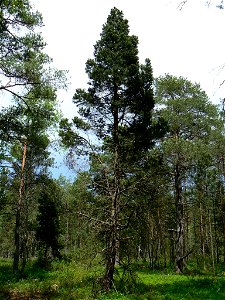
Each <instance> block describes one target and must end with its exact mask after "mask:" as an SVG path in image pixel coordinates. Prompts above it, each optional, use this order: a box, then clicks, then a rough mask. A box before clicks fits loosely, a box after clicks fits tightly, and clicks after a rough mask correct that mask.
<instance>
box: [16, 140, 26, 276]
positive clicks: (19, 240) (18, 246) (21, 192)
mask: <svg viewBox="0 0 225 300" xmlns="http://www.w3.org/2000/svg"><path fill="white" fill-rule="evenodd" d="M26 150H27V146H26V142H25V143H24V149H23V157H22V166H21V177H20V188H19V199H18V204H17V211H16V227H15V252H14V260H13V273H14V274H16V273H18V271H19V261H20V255H21V248H22V236H21V235H22V234H23V233H22V228H21V227H22V219H21V217H22V216H21V214H22V207H23V195H24V167H25V161H26Z"/></svg>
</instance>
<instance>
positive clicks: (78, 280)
mask: <svg viewBox="0 0 225 300" xmlns="http://www.w3.org/2000/svg"><path fill="white" fill-rule="evenodd" d="M11 269H12V262H11V261H10V260H1V261H0V299H24V300H25V299H42V300H44V299H58V300H65V299H66V300H72V299H86V300H89V299H99V300H113V299H117V300H150V299H152V300H162V299H164V300H169V299H170V300H183V299H184V300H186V299H187V300H189V299H198V300H201V299H202V300H203V299H204V300H211V299H212V300H214V299H216V300H220V299H221V300H224V299H225V276H224V275H222V273H221V275H220V276H211V275H176V274H174V273H173V272H171V271H167V272H166V271H151V270H148V269H146V268H145V269H138V270H136V273H135V276H136V277H135V278H136V282H135V284H134V282H133V281H129V280H126V281H124V283H121V272H119V273H118V274H120V279H119V276H116V281H115V289H114V291H113V292H111V293H110V294H104V293H100V292H99V289H98V287H99V286H98V280H97V278H99V276H100V274H101V272H102V271H103V269H102V267H101V266H100V265H99V264H95V265H92V266H87V265H86V264H84V263H83V264H82V263H76V262H74V261H71V262H66V261H56V262H52V264H51V268H49V269H48V270H44V269H41V268H40V267H38V265H37V264H36V263H35V262H33V263H30V264H29V265H28V266H27V268H26V271H25V274H24V277H23V278H22V279H19V280H18V279H17V278H16V277H15V276H13V274H12V270H11ZM123 284H124V285H123ZM93 287H94V289H93ZM93 291H94V292H95V293H94V294H93ZM124 291H125V292H124Z"/></svg>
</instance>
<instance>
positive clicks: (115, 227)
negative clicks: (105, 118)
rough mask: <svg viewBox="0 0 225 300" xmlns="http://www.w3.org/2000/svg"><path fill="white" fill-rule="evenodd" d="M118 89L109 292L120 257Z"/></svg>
mask: <svg viewBox="0 0 225 300" xmlns="http://www.w3.org/2000/svg"><path fill="white" fill-rule="evenodd" d="M117 101H118V87H117V85H116V84H115V86H114V103H113V105H112V112H113V144H114V184H113V190H114V192H113V194H112V202H111V220H110V223H111V226H110V232H109V237H108V247H107V253H106V272H105V276H104V278H103V285H104V288H105V290H106V291H107V292H108V291H109V290H110V289H111V288H112V285H113V276H114V272H115V265H116V259H117V257H118V252H119V249H118V246H119V239H118V236H119V220H118V213H119V210H120V179H121V178H120V176H121V172H120V153H119V110H118V104H117Z"/></svg>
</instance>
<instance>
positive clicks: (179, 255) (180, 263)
mask: <svg viewBox="0 0 225 300" xmlns="http://www.w3.org/2000/svg"><path fill="white" fill-rule="evenodd" d="M175 205H176V221H177V237H176V248H175V267H176V272H177V273H181V272H182V271H183V267H184V203H183V197H182V187H181V174H180V166H179V163H177V164H176V166H175Z"/></svg>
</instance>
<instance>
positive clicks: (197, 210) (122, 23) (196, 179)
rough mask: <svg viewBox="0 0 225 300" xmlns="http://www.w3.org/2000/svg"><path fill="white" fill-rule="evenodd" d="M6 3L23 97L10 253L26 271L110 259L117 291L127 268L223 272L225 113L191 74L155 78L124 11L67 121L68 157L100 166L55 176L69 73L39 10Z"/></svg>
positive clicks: (0, 137) (1, 213) (5, 197)
mask: <svg viewBox="0 0 225 300" xmlns="http://www.w3.org/2000/svg"><path fill="white" fill-rule="evenodd" d="M0 7H1V15H0V17H1V19H0V21H1V22H0V42H1V44H0V55H1V63H0V70H1V77H0V79H1V86H0V89H1V90H4V91H5V94H4V95H6V94H7V93H8V94H11V95H13V96H14V98H13V100H12V101H13V102H12V105H11V106H8V107H7V108H4V109H3V108H2V109H1V111H0V141H1V144H0V256H2V257H7V258H14V271H15V272H16V273H17V272H18V271H23V269H24V267H25V264H26V261H27V259H28V258H30V257H39V258H42V259H44V260H45V261H47V260H48V259H50V258H61V257H63V256H66V257H73V258H74V259H77V260H78V259H79V260H82V259H85V257H87V255H88V257H89V258H90V257H91V258H92V257H93V258H94V257H99V261H100V262H103V263H104V266H105V272H104V274H103V276H102V279H101V283H102V284H103V286H104V288H105V290H106V291H109V290H110V289H111V288H112V286H113V284H114V275H115V272H116V266H117V265H118V264H119V265H120V266H121V267H122V268H123V274H125V276H127V274H131V268H130V265H131V264H132V263H133V262H143V261H145V262H146V264H147V265H148V266H149V268H152V269H154V268H166V267H172V268H173V269H174V270H176V272H177V273H181V272H185V271H186V269H187V268H188V267H189V265H190V263H192V264H195V266H196V269H197V270H206V269H208V270H211V271H212V272H214V273H215V272H216V271H217V268H218V266H221V265H222V263H224V261H225V234H224V232H225V190H224V187H225V186H224V180H225V150H224V149H225V132H224V105H222V106H221V107H220V106H216V105H213V104H212V103H211V102H210V101H209V99H208V97H207V95H206V93H205V92H204V91H203V90H202V89H201V87H200V85H199V84H197V83H192V82H190V81H189V80H188V79H186V78H183V77H176V76H172V75H168V74H167V75H164V76H161V77H159V78H156V79H154V78H153V72H152V68H151V63H150V60H149V59H147V60H146V61H145V63H144V64H140V62H139V59H138V39H137V37H135V36H133V35H130V34H129V26H128V21H127V20H126V19H125V18H124V16H123V13H122V12H121V11H120V10H118V9H117V8H113V9H112V10H111V12H110V15H109V16H108V19H107V21H106V23H105V24H104V25H103V29H102V33H101V36H100V39H99V41H97V43H96V44H95V46H94V55H93V58H92V59H89V60H88V61H87V63H86V73H87V74H88V76H89V82H88V85H89V87H88V89H87V90H83V89H77V90H76V92H75V95H74V98H73V102H74V103H75V105H76V106H77V107H78V109H79V111H78V113H79V114H78V115H77V116H75V117H74V119H73V120H72V121H71V122H69V121H68V120H67V119H62V120H61V122H60V133H59V134H60V137H61V142H62V143H63V144H64V146H66V147H67V148H68V149H69V159H71V160H73V159H74V158H75V159H77V158H78V157H80V159H81V161H82V159H83V158H84V157H88V159H89V169H88V170H87V169H86V171H85V170H83V172H81V173H79V174H78V175H77V177H76V179H75V181H74V182H73V183H71V182H70V181H67V179H65V178H63V177H61V178H59V179H58V180H53V179H51V178H50V177H51V175H50V174H49V166H50V165H51V163H52V161H51V159H50V158H49V157H50V156H49V145H50V141H51V139H50V135H49V129H50V128H52V126H54V125H56V124H57V122H58V121H59V115H58V112H57V109H56V104H57V103H56V93H55V92H56V88H57V86H58V84H59V83H61V82H63V81H64V76H63V73H60V72H58V71H56V72H53V71H47V67H46V63H47V64H48V63H49V62H50V60H49V58H48V56H47V55H46V54H44V53H43V49H44V48H43V47H44V43H43V41H42V40H41V38H40V36H39V34H36V33H34V31H33V29H34V28H36V26H39V25H41V16H40V14H39V13H34V12H32V9H31V7H30V4H29V2H28V1H26V0H21V1H2V2H1V3H0ZM34 67H35V68H34ZM165 71H166V70H165ZM21 86H23V89H21V88H19V87H21ZM71 165H72V164H71ZM15 224H16V226H15ZM126 272H128V273H126Z"/></svg>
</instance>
